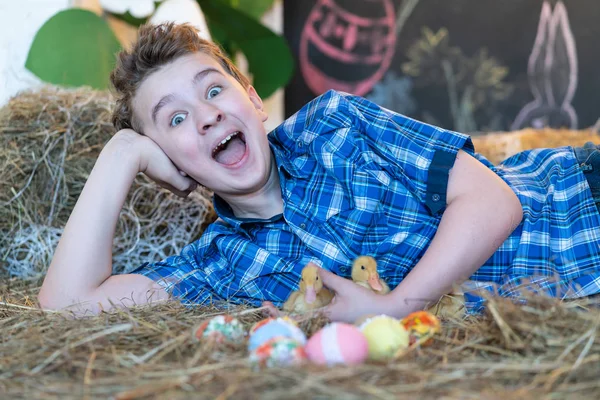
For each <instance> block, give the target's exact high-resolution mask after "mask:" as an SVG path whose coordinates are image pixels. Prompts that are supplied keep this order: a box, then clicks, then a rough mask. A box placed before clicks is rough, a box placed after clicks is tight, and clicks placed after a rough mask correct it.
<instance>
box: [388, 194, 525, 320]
mask: <svg viewBox="0 0 600 400" xmlns="http://www.w3.org/2000/svg"><path fill="white" fill-rule="evenodd" d="M508 190H509V189H507V188H502V187H498V188H496V187H491V188H489V190H479V191H477V192H476V193H472V194H470V195H469V196H466V195H465V196H464V197H462V198H457V199H456V200H454V201H453V202H452V204H449V205H448V207H447V208H446V210H445V212H444V214H443V216H442V219H441V221H440V225H439V228H438V231H437V233H436V235H435V236H434V238H433V239H432V241H431V244H430V246H429V248H428V249H427V251H426V252H425V254H424V255H423V257H422V258H421V260H419V262H418V263H417V264H416V265H415V267H414V268H413V270H412V271H411V272H410V273H409V274H408V275H407V276H406V278H405V279H404V280H403V281H402V282H401V283H400V285H398V287H397V288H396V289H395V290H394V291H393V292H392V293H391V299H390V300H391V304H393V306H392V307H393V312H394V313H395V314H399V316H401V315H406V314H407V313H410V312H413V311H416V310H421V309H424V308H426V307H427V305H428V304H429V305H430V304H431V303H433V302H435V301H437V300H438V299H439V298H440V297H441V296H442V295H444V294H446V293H449V292H450V291H451V290H452V288H453V286H454V285H456V284H460V283H462V282H464V281H465V280H466V279H468V278H469V277H470V276H471V275H472V274H473V273H474V272H475V271H477V269H479V268H480V267H481V266H482V265H483V264H484V263H485V261H486V260H487V259H489V257H491V256H492V254H493V253H494V252H495V251H496V250H497V249H498V247H499V246H500V245H501V244H502V243H503V242H504V241H505V240H506V238H507V237H508V236H509V235H510V234H511V232H512V231H513V230H514V229H515V228H516V227H517V226H518V224H519V223H520V221H521V218H522V208H521V204H520V203H519V201H518V199H517V197H516V196H515V195H514V194H513V193H512V192H510V191H508Z"/></svg>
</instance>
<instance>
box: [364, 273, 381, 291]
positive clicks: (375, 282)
mask: <svg viewBox="0 0 600 400" xmlns="http://www.w3.org/2000/svg"><path fill="white" fill-rule="evenodd" d="M367 282H368V283H369V286H371V289H373V290H375V291H377V292H381V291H382V290H383V286H381V282H379V274H372V275H369V279H368V280H367Z"/></svg>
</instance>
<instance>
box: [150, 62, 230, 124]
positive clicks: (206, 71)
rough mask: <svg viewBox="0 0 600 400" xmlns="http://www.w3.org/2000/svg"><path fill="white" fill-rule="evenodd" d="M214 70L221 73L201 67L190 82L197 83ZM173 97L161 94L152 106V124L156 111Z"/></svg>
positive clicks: (211, 68) (154, 120) (173, 97)
mask: <svg viewBox="0 0 600 400" xmlns="http://www.w3.org/2000/svg"><path fill="white" fill-rule="evenodd" d="M214 72H216V73H217V74H219V75H223V74H222V73H221V71H219V70H218V69H216V68H213V67H210V68H206V69H203V70H202V71H200V72H198V73H197V74H196V75H194V79H192V83H193V84H194V85H197V84H198V83H200V82H201V81H202V80H203V79H204V78H205V77H206V76H207V75H209V74H211V73H214ZM174 99H175V96H174V95H173V94H168V95H166V96H163V97H162V98H161V99H160V100H159V101H158V103H156V105H155V106H154V107H153V108H152V122H154V125H156V116H157V115H158V112H159V111H160V110H161V108H163V107H164V106H166V105H167V104H169V103H170V102H171V101H173V100H174Z"/></svg>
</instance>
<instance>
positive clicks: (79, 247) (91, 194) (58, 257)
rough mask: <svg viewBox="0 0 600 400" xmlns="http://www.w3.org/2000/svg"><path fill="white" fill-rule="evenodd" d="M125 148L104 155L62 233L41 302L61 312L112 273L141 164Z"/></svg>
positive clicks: (107, 149)
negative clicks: (124, 211)
mask: <svg viewBox="0 0 600 400" xmlns="http://www.w3.org/2000/svg"><path fill="white" fill-rule="evenodd" d="M129 150H130V147H128V146H123V143H122V142H121V143H119V145H115V144H114V143H113V141H111V142H109V143H108V144H107V145H106V146H105V148H104V149H103V151H102V152H101V154H100V156H99V157H98V160H97V161H96V164H95V165H94V168H93V169H92V172H91V173H90V176H89V178H88V180H87V182H86V184H85V186H84V188H83V191H82V192H81V195H80V196H79V199H78V200H77V203H76V205H75V207H74V209H73V212H72V213H71V216H70V217H69V220H68V222H67V224H66V226H65V228H64V231H63V234H62V237H61V240H60V242H59V244H58V246H57V248H56V251H55V253H54V257H53V259H52V263H51V264H50V267H49V269H48V273H47V275H46V278H45V280H44V284H43V285H42V289H41V291H40V295H39V299H40V302H41V303H42V305H43V306H46V307H52V308H59V307H63V306H67V305H69V304H71V303H73V302H76V301H78V299H81V298H83V297H85V296H86V295H87V294H89V293H91V292H92V291H93V290H95V289H97V288H98V287H99V286H100V285H101V284H102V282H104V281H105V280H106V279H107V278H108V277H109V276H110V275H111V272H112V244H113V238H114V232H115V229H116V224H117V221H118V218H119V214H120V211H121V208H122V206H123V203H124V202H125V198H126V196H127V193H128V192H129V189H130V187H131V184H132V182H133V180H134V178H135V175H136V174H137V172H138V161H137V160H136V159H135V157H134V156H132V152H131V151H129Z"/></svg>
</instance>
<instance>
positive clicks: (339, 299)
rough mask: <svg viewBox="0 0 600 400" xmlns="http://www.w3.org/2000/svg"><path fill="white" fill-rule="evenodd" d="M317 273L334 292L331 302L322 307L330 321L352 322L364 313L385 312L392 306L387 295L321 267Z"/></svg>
mask: <svg viewBox="0 0 600 400" xmlns="http://www.w3.org/2000/svg"><path fill="white" fill-rule="evenodd" d="M319 273H320V275H321V278H322V279H323V284H324V285H325V286H327V287H328V288H329V289H331V290H333V291H334V292H335V297H334V298H333V300H332V301H331V304H329V305H328V306H326V307H324V308H323V309H322V311H323V312H324V313H325V314H326V315H328V316H329V318H330V319H331V320H332V321H341V322H348V323H354V322H355V321H356V320H357V319H359V318H360V317H363V316H365V315H369V314H382V313H386V312H387V310H389V309H391V308H392V306H393V304H392V303H391V298H390V297H388V295H380V294H376V293H374V292H372V291H370V290H369V289H367V288H364V287H362V286H360V285H357V284H356V283H354V282H352V281H351V280H350V279H344V278H342V277H339V276H337V275H335V274H333V273H331V272H329V271H326V270H323V269H321V270H320V271H319Z"/></svg>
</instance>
